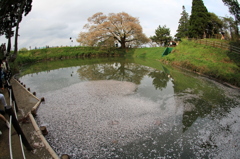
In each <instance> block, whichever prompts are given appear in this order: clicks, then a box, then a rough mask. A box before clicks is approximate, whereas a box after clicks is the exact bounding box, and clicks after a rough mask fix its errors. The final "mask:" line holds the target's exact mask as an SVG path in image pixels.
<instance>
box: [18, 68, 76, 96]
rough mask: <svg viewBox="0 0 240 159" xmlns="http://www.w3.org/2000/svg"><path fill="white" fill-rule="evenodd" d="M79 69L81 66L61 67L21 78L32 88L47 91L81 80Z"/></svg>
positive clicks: (37, 90)
mask: <svg viewBox="0 0 240 159" xmlns="http://www.w3.org/2000/svg"><path fill="white" fill-rule="evenodd" d="M78 69H79V67H68V68H60V69H56V70H51V71H50V72H40V73H37V74H31V75H25V76H23V77H21V78H20V80H21V81H23V82H25V84H26V85H27V87H31V90H34V91H36V92H39V93H45V92H48V91H53V90H58V89H61V88H64V87H68V86H70V85H72V84H75V83H78V82H80V79H79V75H78V73H77V70H78ZM36 83H37V84H36Z"/></svg>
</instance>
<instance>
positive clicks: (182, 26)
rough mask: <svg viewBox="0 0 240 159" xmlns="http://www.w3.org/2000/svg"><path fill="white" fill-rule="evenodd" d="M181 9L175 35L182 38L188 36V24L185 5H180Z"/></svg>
mask: <svg viewBox="0 0 240 159" xmlns="http://www.w3.org/2000/svg"><path fill="white" fill-rule="evenodd" d="M182 9H183V11H182V13H181V15H182V16H181V18H180V20H179V22H178V23H179V25H178V30H177V34H176V35H175V37H177V38H183V37H187V36H188V26H189V15H188V13H187V12H186V10H185V7H184V6H183V7H182Z"/></svg>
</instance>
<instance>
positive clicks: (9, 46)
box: [7, 29, 11, 54]
mask: <svg viewBox="0 0 240 159" xmlns="http://www.w3.org/2000/svg"><path fill="white" fill-rule="evenodd" d="M10 51H11V29H9V33H8V46H7V54H9V53H10Z"/></svg>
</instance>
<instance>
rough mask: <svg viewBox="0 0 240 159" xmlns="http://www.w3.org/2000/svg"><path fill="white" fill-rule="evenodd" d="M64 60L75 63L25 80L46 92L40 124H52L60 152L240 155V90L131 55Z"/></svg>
mask: <svg viewBox="0 0 240 159" xmlns="http://www.w3.org/2000/svg"><path fill="white" fill-rule="evenodd" d="M65 63H67V65H68V66H69V63H74V65H71V67H66V65H64V66H62V67H61V68H55V69H53V70H51V68H48V69H47V70H48V71H42V72H41V71H40V72H38V73H32V74H27V75H24V76H22V77H21V78H20V80H21V81H22V82H23V83H25V84H26V85H27V86H28V87H31V90H34V91H36V92H37V95H38V96H39V97H45V100H46V102H45V104H42V105H41V106H40V108H39V110H38V123H39V125H46V126H47V128H48V131H49V134H48V135H47V139H48V141H49V143H50V144H51V146H52V147H53V148H54V150H55V151H56V152H57V154H59V156H60V155H61V154H69V155H70V156H71V157H72V158H83V157H86V158H238V156H240V150H239V148H240V145H239V143H240V142H239V141H240V135H239V134H240V119H239V116H240V100H239V99H240V93H239V90H237V89H232V88H229V87H226V86H224V85H222V84H219V83H217V82H214V81H211V80H209V79H206V78H204V77H201V76H197V75H194V74H191V73H188V72H183V71H180V70H176V69H175V70H174V69H172V68H167V67H166V66H163V65H161V64H160V63H159V62H158V63H157V65H156V67H153V65H152V64H153V63H152V64H146V61H139V60H138V61H132V60H126V59H108V60H107V61H106V60H105V61H104V62H103V61H101V60H99V59H98V60H94V59H92V60H89V61H87V60H85V61H84V60H77V61H76V60H75V61H74V62H71V61H68V62H66V61H65ZM45 65H46V64H45ZM49 65H50V64H49ZM146 65H148V66H146ZM149 66H151V67H149ZM32 67H34V66H32ZM36 70H37V69H36ZM23 73H24V72H23Z"/></svg>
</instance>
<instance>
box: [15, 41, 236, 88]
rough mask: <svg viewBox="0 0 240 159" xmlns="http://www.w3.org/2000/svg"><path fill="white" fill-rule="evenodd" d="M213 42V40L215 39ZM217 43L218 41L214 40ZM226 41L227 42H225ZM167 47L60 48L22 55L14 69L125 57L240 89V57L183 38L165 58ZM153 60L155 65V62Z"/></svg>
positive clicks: (20, 53) (22, 53)
mask: <svg viewBox="0 0 240 159" xmlns="http://www.w3.org/2000/svg"><path fill="white" fill-rule="evenodd" d="M213 41H214V40H213ZM215 41H216V40H215ZM224 42H227V41H224ZM164 50H165V48H161V47H155V48H136V49H134V48H128V49H127V50H122V49H117V48H110V49H102V48H97V47H61V48H48V49H38V50H30V51H24V52H19V54H18V57H17V59H16V64H15V66H18V65H22V64H26V63H36V62H38V61H43V60H45V61H46V60H51V61H52V60H58V59H61V58H78V57H89V56H91V57H99V56H100V57H101V56H103V57H108V56H112V55H117V56H125V57H126V58H128V59H134V61H136V62H140V63H141V64H143V65H146V66H152V65H155V66H156V65H157V64H156V60H160V61H162V62H164V63H165V64H171V65H174V66H180V67H182V68H186V69H188V70H192V71H195V72H198V73H201V74H205V75H208V76H211V77H214V78H216V79H219V80H222V81H225V82H228V83H230V84H233V85H236V86H238V87H240V55H239V54H235V53H231V52H229V51H226V50H222V49H219V48H214V47H211V46H206V45H203V44H196V43H194V42H191V41H188V40H186V39H183V41H182V42H181V43H180V44H179V45H178V46H177V47H176V48H175V49H174V50H173V51H172V53H171V54H169V55H167V56H164V57H162V53H163V51H164ZM153 61H154V62H153Z"/></svg>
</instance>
